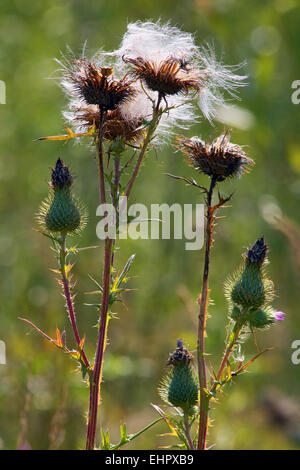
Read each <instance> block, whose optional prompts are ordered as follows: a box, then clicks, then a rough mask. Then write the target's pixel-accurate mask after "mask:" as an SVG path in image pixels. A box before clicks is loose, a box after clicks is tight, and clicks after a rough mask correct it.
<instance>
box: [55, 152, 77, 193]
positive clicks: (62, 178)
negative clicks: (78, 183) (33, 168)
mask: <svg viewBox="0 0 300 470" xmlns="http://www.w3.org/2000/svg"><path fill="white" fill-rule="evenodd" d="M72 182H73V178H72V175H71V173H70V170H69V168H68V167H67V166H66V165H64V163H63V161H62V160H61V159H60V158H58V159H57V161H56V164H55V168H53V169H52V174H51V186H52V188H53V189H63V188H69V187H70V186H71V185H72Z"/></svg>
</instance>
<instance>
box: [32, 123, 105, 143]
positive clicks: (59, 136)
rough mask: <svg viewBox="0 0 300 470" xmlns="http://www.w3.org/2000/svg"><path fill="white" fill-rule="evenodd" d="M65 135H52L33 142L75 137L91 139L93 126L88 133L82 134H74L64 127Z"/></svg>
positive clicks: (93, 130)
mask: <svg viewBox="0 0 300 470" xmlns="http://www.w3.org/2000/svg"><path fill="white" fill-rule="evenodd" d="M65 129H66V131H67V134H63V135H52V136H48V137H39V138H38V139H35V142H38V141H40V140H70V139H74V138H75V137H91V136H93V135H94V134H95V129H96V128H95V125H94V126H93V127H92V128H91V129H90V130H89V131H88V132H84V133H82V134H75V133H74V132H73V131H72V130H71V129H69V127H65Z"/></svg>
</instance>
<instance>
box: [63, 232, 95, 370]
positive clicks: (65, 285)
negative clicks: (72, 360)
mask: <svg viewBox="0 0 300 470" xmlns="http://www.w3.org/2000/svg"><path fill="white" fill-rule="evenodd" d="M60 272H61V277H62V285H63V289H64V294H65V298H66V301H67V309H68V313H69V319H70V323H71V325H72V329H73V333H74V337H75V340H76V343H77V346H78V347H80V342H81V339H80V335H79V331H78V327H77V322H76V315H75V310H74V304H73V300H72V295H71V289H70V282H69V279H68V276H67V273H66V235H65V234H62V242H61V248H60ZM81 357H82V360H83V362H84V365H85V366H86V367H87V368H88V367H89V366H90V364H89V361H88V359H87V357H86V355H85V352H84V351H83V350H82V354H81Z"/></svg>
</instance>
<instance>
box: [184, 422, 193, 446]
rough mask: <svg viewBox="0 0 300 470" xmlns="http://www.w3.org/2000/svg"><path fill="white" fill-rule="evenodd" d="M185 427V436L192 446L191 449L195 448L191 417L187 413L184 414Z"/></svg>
mask: <svg viewBox="0 0 300 470" xmlns="http://www.w3.org/2000/svg"><path fill="white" fill-rule="evenodd" d="M184 429H185V437H186V439H187V441H188V444H189V447H190V449H189V450H195V447H194V443H193V439H192V437H191V426H190V423H189V417H188V416H187V415H185V416H184Z"/></svg>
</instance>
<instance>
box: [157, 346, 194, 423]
mask: <svg viewBox="0 0 300 470" xmlns="http://www.w3.org/2000/svg"><path fill="white" fill-rule="evenodd" d="M192 357H193V356H192V354H191V353H190V352H189V351H188V350H187V349H186V348H183V341H182V340H180V339H179V340H178V341H177V348H176V350H175V351H174V352H173V353H172V354H170V356H169V359H168V362H167V365H171V366H172V371H171V373H170V374H169V375H168V376H167V378H165V380H164V382H163V384H162V387H161V389H160V393H161V396H162V398H163V399H164V400H165V401H166V402H168V403H170V404H171V405H173V406H178V407H180V408H182V410H183V411H184V413H187V414H192V413H193V408H194V406H195V405H196V404H197V402H198V385H197V380H196V378H195V375H194V372H193V369H192V366H191V360H192Z"/></svg>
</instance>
